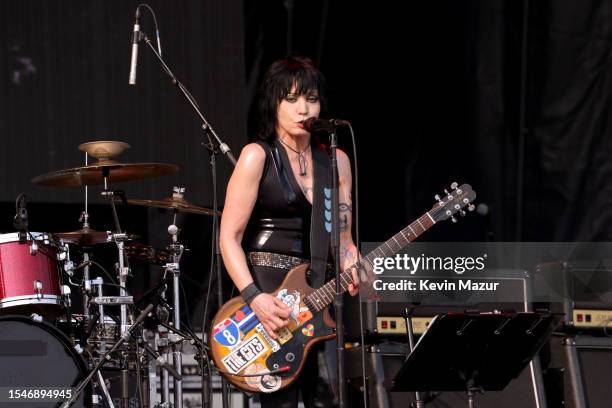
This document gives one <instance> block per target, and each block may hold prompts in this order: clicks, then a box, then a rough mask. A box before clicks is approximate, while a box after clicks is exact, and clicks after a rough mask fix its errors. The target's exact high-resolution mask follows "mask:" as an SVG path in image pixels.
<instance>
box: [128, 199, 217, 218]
mask: <svg viewBox="0 0 612 408" xmlns="http://www.w3.org/2000/svg"><path fill="white" fill-rule="evenodd" d="M128 204H133V205H144V206H146V207H155V208H164V209H167V210H177V211H180V212H187V213H193V214H202V215H213V214H214V213H215V212H214V211H213V210H211V209H209V208H204V207H199V206H197V205H195V204H192V203H191V202H189V201H187V200H185V199H184V198H180V197H168V198H164V199H162V200H128ZM219 214H221V212H219Z"/></svg>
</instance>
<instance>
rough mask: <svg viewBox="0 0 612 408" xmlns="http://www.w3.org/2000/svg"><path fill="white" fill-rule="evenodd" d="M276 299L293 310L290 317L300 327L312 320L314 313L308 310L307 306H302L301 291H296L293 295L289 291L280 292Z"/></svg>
mask: <svg viewBox="0 0 612 408" xmlns="http://www.w3.org/2000/svg"><path fill="white" fill-rule="evenodd" d="M276 297H277V298H278V299H280V300H281V301H282V302H283V303H284V304H286V305H287V306H289V308H291V316H290V317H291V318H292V319H293V320H294V321H295V322H296V323H297V325H298V326H299V325H301V324H303V323H304V322H306V321H308V320H310V319H312V313H311V312H310V310H308V308H307V307H306V306H300V300H301V295H300V292H299V291H297V290H294V291H293V292H292V293H289V291H288V290H287V289H283V290H281V291H279V292H278V294H277V295H276ZM302 305H303V303H302Z"/></svg>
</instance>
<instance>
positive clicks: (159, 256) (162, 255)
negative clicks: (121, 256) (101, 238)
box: [125, 242, 172, 265]
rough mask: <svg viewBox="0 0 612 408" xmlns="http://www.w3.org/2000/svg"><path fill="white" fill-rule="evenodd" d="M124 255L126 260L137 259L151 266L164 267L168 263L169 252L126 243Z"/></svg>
mask: <svg viewBox="0 0 612 408" xmlns="http://www.w3.org/2000/svg"><path fill="white" fill-rule="evenodd" d="M125 254H126V255H127V257H128V258H132V259H138V260H140V261H144V262H148V263H151V264H153V265H164V264H166V263H168V262H170V259H171V258H170V257H171V256H172V254H171V252H170V250H169V249H167V248H161V249H155V248H153V247H152V246H151V245H145V244H142V243H140V242H128V243H126V244H125Z"/></svg>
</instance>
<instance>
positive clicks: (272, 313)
mask: <svg viewBox="0 0 612 408" xmlns="http://www.w3.org/2000/svg"><path fill="white" fill-rule="evenodd" d="M265 160H266V153H265V152H264V150H263V149H262V148H261V147H260V146H259V145H257V144H255V143H252V144H249V145H247V146H245V147H244V149H243V150H242V152H241V154H240V157H239V159H238V163H236V168H235V169H234V172H233V173H232V177H231V178H230V181H229V183H228V186H227V192H226V195H225V206H224V208H223V216H222V217H221V231H220V246H221V255H222V256H223V263H224V264H225V267H226V269H227V272H228V273H229V275H230V278H232V281H233V282H234V284H235V285H236V287H237V288H238V290H240V291H242V290H243V289H244V288H245V287H247V286H248V285H249V284H251V283H252V282H253V276H251V272H250V271H249V267H248V265H247V261H246V255H245V253H244V251H243V249H242V245H241V243H242V238H243V236H244V231H245V229H246V226H247V224H248V222H249V218H250V217H251V213H252V212H253V207H254V206H255V202H256V200H257V192H258V190H259V181H260V179H261V176H262V173H263V167H264V163H265ZM251 308H252V309H253V311H254V312H255V314H256V315H257V317H258V318H259V320H260V321H261V322H262V323H263V325H264V327H265V328H266V330H267V331H268V333H270V335H271V336H272V337H276V335H275V334H274V330H276V329H278V328H280V327H282V326H284V325H286V324H287V318H288V317H289V308H288V307H287V306H286V305H285V304H284V303H283V302H282V301H280V300H279V299H276V298H275V297H273V296H271V295H268V294H264V293H262V294H260V295H258V296H257V297H255V298H254V299H253V301H252V302H251Z"/></svg>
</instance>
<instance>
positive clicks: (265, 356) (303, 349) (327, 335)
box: [210, 263, 335, 392]
mask: <svg viewBox="0 0 612 408" xmlns="http://www.w3.org/2000/svg"><path fill="white" fill-rule="evenodd" d="M308 267H309V264H308V263H305V264H302V265H298V266H296V267H295V268H293V269H292V270H290V271H289V272H288V273H287V276H286V277H285V279H284V280H283V283H282V284H281V285H280V286H279V287H278V289H276V290H275V291H274V292H273V293H271V294H272V295H274V296H276V297H277V298H279V299H281V300H282V301H283V302H284V303H285V304H287V305H288V306H289V307H290V308H291V309H292V311H291V316H290V318H289V324H288V326H286V327H285V328H283V329H281V330H279V331H277V336H278V337H277V339H276V340H273V339H272V338H271V337H270V335H269V334H268V333H267V332H266V331H265V329H264V328H263V325H262V324H261V323H260V322H259V320H258V319H257V316H255V313H254V312H253V311H252V310H251V308H249V306H248V305H247V304H246V303H244V300H243V299H242V297H240V296H238V297H235V298H233V299H231V300H230V301H228V302H227V303H225V304H224V305H223V307H222V308H221V309H220V310H219V311H218V312H217V314H216V316H215V318H214V320H213V323H212V331H211V333H210V348H211V353H212V358H213V360H214V362H215V365H216V367H217V368H219V370H221V371H223V372H227V373H224V374H223V375H224V376H225V378H226V379H227V380H228V381H229V382H231V383H232V384H234V385H235V386H237V387H238V388H240V389H242V390H243V391H246V392H274V391H277V390H279V389H282V388H285V387H287V386H288V385H290V384H291V383H292V382H293V381H295V380H296V379H297V377H298V375H299V373H300V371H301V370H302V367H303V365H304V362H305V361H306V357H307V355H308V352H309V350H310V349H311V347H312V346H313V345H314V344H315V343H317V342H319V341H322V340H327V339H331V338H334V337H335V323H334V321H333V320H332V318H331V316H330V314H329V310H328V308H324V309H323V310H321V311H320V312H313V311H310V310H309V309H308V307H307V306H306V305H305V303H304V298H305V297H306V296H308V295H309V294H311V293H312V292H313V291H314V289H313V288H312V287H310V286H308V284H307V283H306V272H307V271H308ZM279 369H283V370H286V371H284V372H278V373H274V374H267V373H269V372H270V371H276V370H279ZM228 373H231V374H228ZM258 373H262V375H256V374H258ZM233 374H238V375H233ZM240 375H255V376H249V377H241V376H240Z"/></svg>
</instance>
